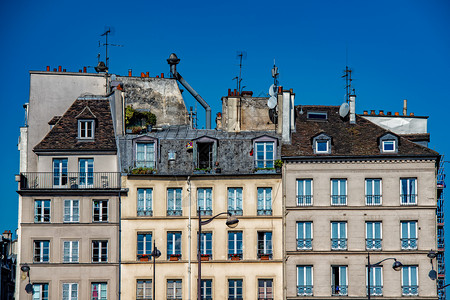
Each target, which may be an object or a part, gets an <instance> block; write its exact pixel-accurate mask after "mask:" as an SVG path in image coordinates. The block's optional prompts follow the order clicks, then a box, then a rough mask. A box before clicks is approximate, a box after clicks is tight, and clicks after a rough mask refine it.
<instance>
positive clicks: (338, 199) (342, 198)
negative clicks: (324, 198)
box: [331, 195, 347, 206]
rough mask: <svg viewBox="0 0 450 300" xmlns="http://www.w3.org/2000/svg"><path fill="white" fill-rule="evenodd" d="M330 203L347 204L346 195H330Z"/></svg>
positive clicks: (335, 204)
mask: <svg viewBox="0 0 450 300" xmlns="http://www.w3.org/2000/svg"><path fill="white" fill-rule="evenodd" d="M331 205H333V206H339V205H347V195H331Z"/></svg>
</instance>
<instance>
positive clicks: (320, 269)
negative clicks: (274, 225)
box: [282, 97, 440, 299]
mask: <svg viewBox="0 0 450 300" xmlns="http://www.w3.org/2000/svg"><path fill="white" fill-rule="evenodd" d="M354 99H355V98H354V97H353V98H352V100H353V101H354ZM350 107H351V108H352V105H350ZM341 114H342V112H341ZM397 123H398V121H397ZM413 138H414V135H411V136H409V138H406V137H405V136H402V135H399V134H397V133H394V132H393V131H390V130H387V129H385V128H382V127H380V126H378V125H376V124H375V123H373V122H371V121H369V120H367V119H365V118H363V117H362V116H359V115H356V114H355V111H354V106H353V108H352V109H350V114H349V115H346V116H344V117H342V116H341V115H340V111H339V107H335V106H317V105H311V106H301V107H296V131H295V132H294V133H293V134H292V144H284V145H283V146H282V157H283V160H284V162H285V165H284V170H283V186H284V189H285V196H286V230H285V242H286V257H285V260H286V265H285V285H286V290H287V299H304V298H305V297H306V298H308V299H331V298H333V297H335V296H345V297H350V298H353V299H366V297H367V293H368V282H370V289H369V292H370V294H371V296H373V297H375V296H376V297H382V298H386V299H401V298H404V297H405V296H407V297H408V298H411V299H438V295H437V289H436V282H435V281H433V280H431V279H430V278H429V276H428V274H429V271H430V270H432V269H436V261H435V260H433V262H432V263H433V265H431V264H430V259H429V258H428V257H427V254H428V252H429V251H430V249H434V250H436V247H437V244H436V240H437V238H436V230H437V226H436V203H437V201H436V200H437V199H436V173H437V171H436V170H437V169H436V168H437V166H438V162H439V159H440V157H439V154H438V153H437V152H435V151H433V150H430V149H429V148H426V147H425V146H423V145H419V144H417V143H414V142H412V141H411V140H410V139H413ZM419 139H421V141H420V143H422V144H423V142H424V140H423V134H422V137H419ZM368 256H370V264H371V268H370V271H371V272H370V278H368V275H367V274H368V269H367V266H368ZM387 258H388V260H386V261H384V262H383V263H380V264H377V262H379V261H382V260H384V259H387ZM394 259H396V260H397V261H399V262H401V264H402V267H401V268H399V271H396V270H394V269H393V268H392V267H391V266H392V264H393V263H394Z"/></svg>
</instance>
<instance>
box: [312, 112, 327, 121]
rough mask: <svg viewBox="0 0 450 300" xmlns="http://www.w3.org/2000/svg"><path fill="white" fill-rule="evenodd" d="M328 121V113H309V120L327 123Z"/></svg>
mask: <svg viewBox="0 0 450 300" xmlns="http://www.w3.org/2000/svg"><path fill="white" fill-rule="evenodd" d="M327 119H328V114H327V113H326V112H319V111H309V112H308V120H313V121H326V120H327Z"/></svg>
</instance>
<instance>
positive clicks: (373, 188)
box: [366, 179, 381, 205]
mask: <svg viewBox="0 0 450 300" xmlns="http://www.w3.org/2000/svg"><path fill="white" fill-rule="evenodd" d="M366 205H381V179H366Z"/></svg>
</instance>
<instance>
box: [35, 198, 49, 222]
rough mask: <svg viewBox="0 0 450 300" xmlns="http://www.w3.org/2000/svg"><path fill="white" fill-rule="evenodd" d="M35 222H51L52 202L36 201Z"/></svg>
mask: <svg viewBox="0 0 450 300" xmlns="http://www.w3.org/2000/svg"><path fill="white" fill-rule="evenodd" d="M34 222H35V223H48V222H50V200H34Z"/></svg>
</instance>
